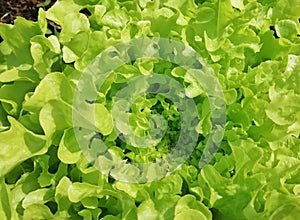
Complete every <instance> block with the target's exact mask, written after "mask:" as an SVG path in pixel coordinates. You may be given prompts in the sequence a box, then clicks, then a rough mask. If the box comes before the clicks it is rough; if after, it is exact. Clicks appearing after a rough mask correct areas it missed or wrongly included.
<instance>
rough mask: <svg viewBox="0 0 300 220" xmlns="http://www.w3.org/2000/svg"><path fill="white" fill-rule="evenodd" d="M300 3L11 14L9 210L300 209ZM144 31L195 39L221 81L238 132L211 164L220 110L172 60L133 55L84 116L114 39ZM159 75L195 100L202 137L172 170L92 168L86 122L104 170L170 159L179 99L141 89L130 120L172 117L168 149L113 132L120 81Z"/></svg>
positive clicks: (112, 215) (3, 157)
mask: <svg viewBox="0 0 300 220" xmlns="http://www.w3.org/2000/svg"><path fill="white" fill-rule="evenodd" d="M299 11H300V2H299V0H277V1H268V0H266V1H263V0H257V1H250V0H249V1H248V0H244V1H240V0H231V1H230V0H208V1H193V0H162V1H159V0H134V1H126V0H122V1H121V0H119V1H117V0H113V1H108V0H59V1H56V2H55V4H54V5H53V6H52V7H51V8H50V9H48V10H47V11H44V10H43V9H42V8H40V10H39V19H38V21H37V22H32V21H27V20H25V19H24V18H22V17H18V18H17V19H16V20H15V22H14V25H8V24H0V36H1V37H2V38H3V41H2V42H1V43H0V131H1V132H0V194H1V202H0V218H1V219H26V220H27V219H86V220H88V219H99V218H100V219H130V220H131V219H143V220H144V219H176V220H180V219H272V220H276V219H297V218H298V217H299V216H300V178H299V177H300V153H299V152H300V139H299V135H300V104H299V103H300V89H299V86H298V84H300V81H299V80H300V39H299V32H300V29H299V28H300V27H299V16H300V15H299ZM87 12H88V13H87ZM49 24H52V25H49ZM143 37H157V38H167V39H171V40H176V41H179V42H182V43H183V44H184V45H190V46H191V47H192V48H193V49H194V50H195V51H197V52H198V53H199V54H200V55H201V56H202V57H203V58H204V59H205V61H206V62H207V63H208V64H209V65H210V67H211V68H213V70H214V72H215V75H216V77H217V78H218V80H219V82H220V84H221V86H222V89H223V92H224V97H225V101H226V111H227V112H226V116H227V122H226V127H225V134H224V137H223V139H222V141H221V145H220V148H219V149H218V151H217V153H216V154H215V155H214V158H213V159H212V160H211V161H210V162H209V164H207V165H205V166H203V167H199V160H200V158H201V155H202V154H203V151H204V146H205V144H206V143H207V141H208V138H209V135H210V131H211V129H212V126H213V125H212V123H211V114H212V110H211V108H210V107H211V106H210V103H209V100H208V97H207V95H206V94H205V92H204V91H203V88H201V86H200V85H197V84H196V83H195V81H194V79H193V75H192V74H190V73H189V72H188V71H185V70H184V68H182V67H180V66H177V65H175V64H174V63H171V62H167V61H163V60H158V59H145V60H141V59H140V60H139V59H137V60H135V61H133V62H131V63H126V64H124V65H122V66H121V67H120V68H118V69H116V70H115V71H114V72H113V73H112V74H111V75H110V77H108V78H107V79H106V80H105V82H104V83H103V85H102V87H101V88H100V89H99V91H98V93H97V94H98V95H97V99H96V100H87V101H88V102H89V104H90V105H93V106H94V108H95V112H96V113H95V117H96V128H95V130H93V131H91V130H89V129H86V128H78V127H75V126H73V119H72V112H73V110H74V106H73V97H74V92H75V90H76V87H77V86H78V81H79V79H80V77H81V76H82V72H83V71H84V70H85V69H86V68H87V67H88V66H89V65H90V63H91V62H92V61H93V60H94V59H95V57H96V56H97V55H98V54H100V53H101V52H103V51H104V50H105V49H106V48H108V47H110V46H113V45H116V44H118V43H122V42H126V41H129V40H130V39H135V38H143ZM149 72H150V73H151V72H154V73H159V74H163V75H166V76H169V77H173V78H174V79H175V80H176V81H177V82H179V83H181V84H182V85H183V86H184V88H185V91H186V93H187V94H189V95H190V96H191V97H192V98H193V100H194V101H195V103H196V105H197V111H198V115H199V117H200V121H199V122H198V121H197V122H196V123H197V126H195V127H196V129H197V135H198V137H197V138H198V139H197V146H196V147H195V149H194V151H193V153H192V155H191V156H190V157H189V158H188V160H187V161H186V162H185V163H184V164H183V165H182V166H181V167H180V168H179V169H177V170H176V171H174V172H173V173H172V174H170V175H168V176H166V177H165V178H163V179H161V180H157V181H153V182H147V181H146V180H147V178H148V177H145V178H146V180H145V183H142V184H138V183H126V181H120V180H118V179H113V178H112V177H111V176H113V171H112V173H111V175H110V176H107V175H103V174H102V173H101V172H99V171H98V170H97V169H96V167H95V166H93V164H92V163H91V161H89V158H88V157H87V156H86V155H84V154H83V153H82V149H81V148H80V146H79V144H78V140H77V139H76V135H75V134H76V132H77V130H76V129H81V131H82V132H85V133H84V134H85V138H86V139H84V140H82V141H83V142H85V143H90V145H89V146H90V148H91V149H94V148H93V147H95V146H96V147H97V152H98V153H99V154H100V155H97V156H99V157H100V158H101V160H100V161H101V164H102V166H103V167H104V168H105V167H106V166H109V165H110V163H111V161H112V160H122V161H123V162H124V166H123V167H120V169H124V170H122V172H124V173H125V174H126V172H128V173H129V172H130V173H135V172H137V173H138V172H139V171H138V170H135V169H129V168H128V169H127V166H126V162H149V161H153V160H155V159H157V158H160V157H163V156H165V155H167V154H168V153H169V152H170V151H171V149H172V148H173V147H174V146H173V145H174V143H176V141H178V138H179V137H178V134H179V131H180V128H181V127H180V114H179V113H180V112H179V111H178V109H177V108H176V105H175V104H174V103H173V102H172V101H170V100H168V99H167V98H166V97H163V96H161V95H156V94H147V95H144V96H141V97H139V98H138V99H136V100H135V102H133V104H132V106H131V110H130V120H129V123H130V128H131V129H132V130H134V132H135V133H136V134H138V135H142V136H143V135H147V134H148V133H149V132H150V130H151V128H153V127H155V126H154V125H155V123H156V122H157V123H161V124H160V125H161V126H163V122H162V121H160V119H155V120H154V121H153V120H152V119H151V116H152V115H154V114H160V115H162V116H163V117H164V118H165V119H166V121H167V124H166V126H167V129H166V132H165V135H164V137H163V138H162V139H161V142H159V143H158V144H157V145H156V146H154V147H151V148H136V147H134V146H132V145H131V144H128V143H126V142H125V141H124V140H123V139H122V138H120V137H118V135H117V134H116V133H115V131H114V129H113V123H112V118H111V112H112V105H113V104H112V103H113V100H114V98H115V96H116V94H117V91H119V90H120V89H121V88H122V85H124V83H127V82H128V81H130V80H132V79H133V78H134V77H137V76H140V75H147V74H148V73H149ZM132 90H133V91H132V92H134V91H135V90H134V89H132ZM130 91H131V90H130ZM87 117H88V116H87ZM151 120H152V121H151ZM151 126H152V127H151ZM216 138H217V137H216ZM100 140H101V141H102V142H101V141H100ZM101 143H105V145H106V146H108V149H105V148H101V146H102V145H101ZM93 144H94V145H93ZM101 150H103V152H104V151H106V150H107V152H108V153H109V155H110V158H109V160H108V158H106V157H104V156H103V155H102V156H101V153H102V152H101ZM103 167H102V168H103ZM104 168H103V169H104ZM108 171H110V170H108ZM159 172H163V171H161V170H155V169H154V170H150V171H149V172H148V173H147V175H151V174H152V175H157V174H158V173H159ZM124 176H126V175H124Z"/></svg>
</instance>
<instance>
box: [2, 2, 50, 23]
mask: <svg viewBox="0 0 300 220" xmlns="http://www.w3.org/2000/svg"><path fill="white" fill-rule="evenodd" d="M44 3H45V1H44V0H0V22H2V23H8V24H13V21H14V19H15V18H16V17H17V16H22V17H23V18H26V19H27V20H32V21H36V20H37V17H38V11H39V7H43V8H45V9H47V8H49V7H50V6H51V5H53V3H54V1H53V0H52V1H51V2H50V4H48V5H47V6H46V5H45V4H44Z"/></svg>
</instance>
